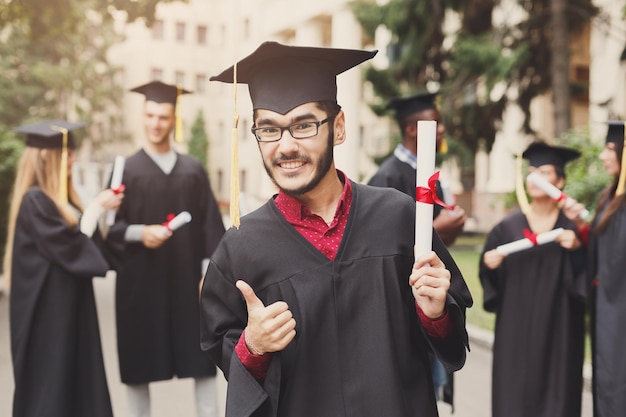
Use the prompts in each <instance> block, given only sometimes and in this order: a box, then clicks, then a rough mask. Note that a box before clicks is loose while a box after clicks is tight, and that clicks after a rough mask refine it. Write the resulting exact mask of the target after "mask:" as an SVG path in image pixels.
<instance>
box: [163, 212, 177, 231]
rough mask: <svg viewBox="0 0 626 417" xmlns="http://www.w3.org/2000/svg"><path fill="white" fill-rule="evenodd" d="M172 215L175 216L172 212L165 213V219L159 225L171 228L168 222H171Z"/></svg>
mask: <svg viewBox="0 0 626 417" xmlns="http://www.w3.org/2000/svg"><path fill="white" fill-rule="evenodd" d="M174 217H176V216H175V215H174V213H170V214H168V215H167V217H166V219H167V221H165V222H163V223H161V225H162V226H164V227H165V228H167V230H171V229H170V222H171V221H172V220H174Z"/></svg>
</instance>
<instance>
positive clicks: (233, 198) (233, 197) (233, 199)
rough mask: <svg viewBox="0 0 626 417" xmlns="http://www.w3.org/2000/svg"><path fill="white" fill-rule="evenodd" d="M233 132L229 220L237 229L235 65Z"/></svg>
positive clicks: (237, 123) (234, 71) (237, 184)
mask: <svg viewBox="0 0 626 417" xmlns="http://www.w3.org/2000/svg"><path fill="white" fill-rule="evenodd" d="M233 95H234V98H233V102H234V109H233V130H232V134H231V143H232V145H231V146H232V147H231V158H230V219H231V222H232V224H233V226H234V227H235V228H237V229H239V224H240V221H239V220H240V213H239V142H238V140H237V126H238V125H239V114H237V63H235V65H234V66H233Z"/></svg>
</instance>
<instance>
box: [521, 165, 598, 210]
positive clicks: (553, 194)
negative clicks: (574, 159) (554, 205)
mask: <svg viewBox="0 0 626 417" xmlns="http://www.w3.org/2000/svg"><path fill="white" fill-rule="evenodd" d="M526 179H527V180H528V181H529V182H530V183H532V184H534V185H535V186H536V187H538V188H539V189H541V190H542V191H543V192H544V193H546V194H548V195H549V196H550V198H551V199H553V200H554V201H560V200H566V201H568V202H570V201H575V200H574V199H573V198H571V197H569V196H568V195H567V194H565V193H563V191H561V190H559V189H558V187H555V186H554V185H553V184H551V183H550V181H548V180H546V179H545V178H544V177H542V176H541V175H539V174H537V173H536V172H531V173H530V174H528V177H527V178H526ZM579 217H580V218H581V219H586V218H587V217H589V211H588V210H587V209H583V211H581V212H580V215H579Z"/></svg>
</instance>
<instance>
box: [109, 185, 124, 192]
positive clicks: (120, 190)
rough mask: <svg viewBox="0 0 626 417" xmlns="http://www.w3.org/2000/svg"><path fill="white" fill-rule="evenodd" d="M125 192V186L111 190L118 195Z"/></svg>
mask: <svg viewBox="0 0 626 417" xmlns="http://www.w3.org/2000/svg"><path fill="white" fill-rule="evenodd" d="M124 190H126V186H125V185H124V184H120V186H119V187H117V188H111V191H113V194H115V195H117V194H119V193H123V192H124Z"/></svg>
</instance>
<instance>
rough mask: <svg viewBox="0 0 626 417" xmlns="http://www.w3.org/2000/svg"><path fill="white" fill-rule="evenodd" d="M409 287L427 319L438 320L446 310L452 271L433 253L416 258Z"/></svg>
mask: <svg viewBox="0 0 626 417" xmlns="http://www.w3.org/2000/svg"><path fill="white" fill-rule="evenodd" d="M409 285H410V286H411V289H412V291H413V297H414V298H415V302H417V305H418V306H419V307H420V309H422V312H423V313H424V314H425V315H426V317H428V318H430V319H438V318H439V317H441V316H442V315H443V314H444V312H445V308H446V296H447V294H448V289H449V288H450V271H448V270H447V269H446V266H445V265H444V264H443V262H442V261H441V259H439V257H438V256H437V254H436V253H435V252H433V251H430V252H427V253H425V254H422V255H421V256H420V257H417V256H416V257H415V263H414V264H413V270H412V271H411V275H410V276H409Z"/></svg>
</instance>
